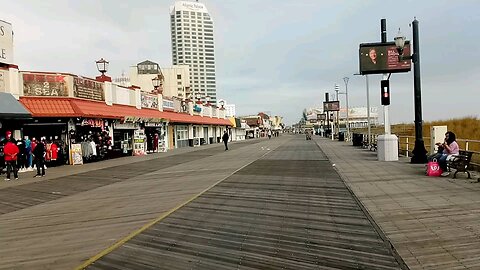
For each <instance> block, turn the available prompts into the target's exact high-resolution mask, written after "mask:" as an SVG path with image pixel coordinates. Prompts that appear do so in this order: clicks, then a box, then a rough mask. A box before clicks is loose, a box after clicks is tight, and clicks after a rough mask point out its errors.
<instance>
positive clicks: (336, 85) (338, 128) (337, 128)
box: [335, 84, 340, 136]
mask: <svg viewBox="0 0 480 270" xmlns="http://www.w3.org/2000/svg"><path fill="white" fill-rule="evenodd" d="M339 91H340V86H339V85H338V84H335V92H336V96H337V101H338V102H339V109H340V100H339V99H338V94H339ZM339 113H340V111H337V113H336V114H337V119H336V122H337V127H336V132H337V136H340V119H339V118H340V117H339Z"/></svg>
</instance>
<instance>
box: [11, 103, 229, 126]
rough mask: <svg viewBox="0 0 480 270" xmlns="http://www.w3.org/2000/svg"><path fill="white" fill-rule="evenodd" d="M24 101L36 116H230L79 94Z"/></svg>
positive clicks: (194, 119)
mask: <svg viewBox="0 0 480 270" xmlns="http://www.w3.org/2000/svg"><path fill="white" fill-rule="evenodd" d="M20 102H21V103H22V104H23V105H24V106H25V107H26V108H27V109H28V110H29V111H30V112H31V113H32V116H33V117H88V118H104V119H123V120H126V121H129V122H133V121H135V120H137V121H143V122H159V121H160V120H162V119H165V120H168V121H170V122H173V123H186V124H199V125H222V126H224V125H228V126H231V125H232V123H231V122H230V121H229V120H228V119H218V118H211V117H202V116H198V115H189V114H186V113H176V112H161V111H159V110H155V109H145V108H144V109H140V110H139V109H137V108H136V107H133V106H127V105H118V104H115V105H112V106H110V105H107V104H106V103H105V102H103V101H91V100H83V99H75V98H51V97H50V98H45V97H21V98H20Z"/></svg>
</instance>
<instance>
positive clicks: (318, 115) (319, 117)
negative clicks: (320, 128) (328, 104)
mask: <svg viewBox="0 0 480 270" xmlns="http://www.w3.org/2000/svg"><path fill="white" fill-rule="evenodd" d="M317 120H319V121H325V120H327V115H325V114H324V113H319V114H317Z"/></svg>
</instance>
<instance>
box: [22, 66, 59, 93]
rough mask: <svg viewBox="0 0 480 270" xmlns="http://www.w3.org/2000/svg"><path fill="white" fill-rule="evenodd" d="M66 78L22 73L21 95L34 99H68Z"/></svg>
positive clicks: (48, 74)
mask: <svg viewBox="0 0 480 270" xmlns="http://www.w3.org/2000/svg"><path fill="white" fill-rule="evenodd" d="M66 77H67V76H66V75H63V74H56V73H34V72H29V73H23V93H24V95H25V96H36V97H38V96H48V97H68V83H67V78H66Z"/></svg>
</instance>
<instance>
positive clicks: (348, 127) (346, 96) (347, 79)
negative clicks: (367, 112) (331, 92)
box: [340, 77, 350, 139]
mask: <svg viewBox="0 0 480 270" xmlns="http://www.w3.org/2000/svg"><path fill="white" fill-rule="evenodd" d="M349 80H350V78H349V77H343V82H344V83H345V93H340V94H345V100H346V102H345V103H346V105H347V139H349V138H350V119H349V117H348V110H349V107H348V81H349Z"/></svg>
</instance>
